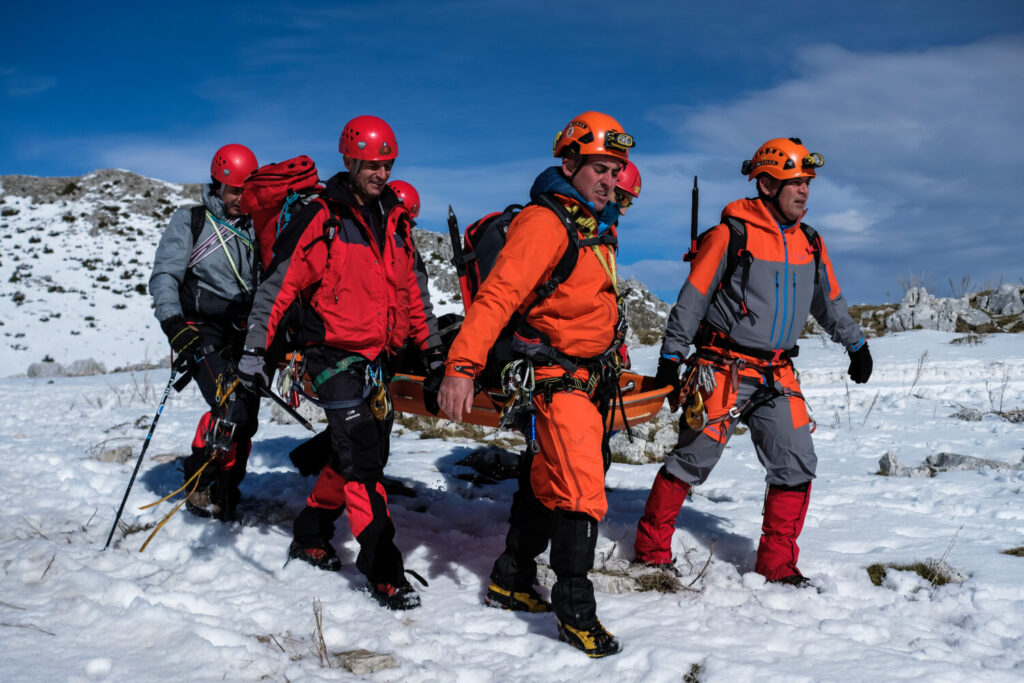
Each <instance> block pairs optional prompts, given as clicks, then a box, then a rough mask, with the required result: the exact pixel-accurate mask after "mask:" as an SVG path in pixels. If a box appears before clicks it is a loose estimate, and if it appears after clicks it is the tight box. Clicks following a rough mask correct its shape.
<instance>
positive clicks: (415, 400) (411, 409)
mask: <svg viewBox="0 0 1024 683" xmlns="http://www.w3.org/2000/svg"><path fill="white" fill-rule="evenodd" d="M423 381H424V378H423V377H422V376H421V375H413V374H406V373H398V374H396V375H395V376H394V377H393V378H392V379H391V384H390V385H389V387H388V391H389V393H390V394H391V401H392V402H393V404H394V407H395V410H397V411H399V412H403V413H411V414H414V415H424V416H426V417H437V416H434V415H431V414H430V413H429V412H427V410H426V408H424V406H423ZM619 387H620V388H621V390H622V404H623V409H624V411H625V413H626V419H627V420H628V421H629V424H630V425H638V424H643V423H644V422H648V421H650V420H651V419H653V418H654V416H655V415H657V414H658V411H659V410H661V405H662V403H664V401H665V398H666V397H667V396H668V394H669V392H671V391H672V387H670V386H666V387H658V386H655V383H654V378H653V377H647V376H645V375H640V374H638V373H635V372H630V371H628V370H626V371H624V372H623V373H622V375H621V376H620V377H619ZM509 398H510V397H509V395H508V394H506V393H504V392H503V391H502V390H500V389H490V388H488V389H484V390H483V391H481V392H479V393H478V394H477V395H476V396H475V397H474V398H473V410H472V412H470V413H469V414H468V415H464V416H463V420H464V421H465V422H468V423H470V424H475V425H480V426H483V427H497V426H498V421H499V420H500V419H501V414H502V409H503V408H504V406H505V404H506V403H507V402H508V400H509ZM440 416H441V417H444V414H443V413H442V414H441V415H440ZM625 427H626V425H624V424H623V422H622V413H621V412H620V411H619V410H618V407H616V410H615V422H614V424H613V426H612V429H613V430H620V429H625Z"/></svg>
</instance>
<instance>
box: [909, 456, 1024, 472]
mask: <svg viewBox="0 0 1024 683" xmlns="http://www.w3.org/2000/svg"><path fill="white" fill-rule="evenodd" d="M924 464H925V466H927V467H930V468H932V469H934V470H935V471H937V472H948V471H950V470H977V469H981V468H983V467H991V468H992V469H994V470H1003V471H1008V470H1019V469H1024V468H1022V466H1021V465H1020V464H1016V465H1014V464H1012V463H1008V462H1003V461H1002V460H990V459H988V458H976V457H974V456H973V455H960V454H959V453H937V454H935V455H929V456H928V457H927V458H925V459H924Z"/></svg>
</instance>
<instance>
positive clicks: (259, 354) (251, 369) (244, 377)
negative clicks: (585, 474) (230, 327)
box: [235, 349, 270, 394]
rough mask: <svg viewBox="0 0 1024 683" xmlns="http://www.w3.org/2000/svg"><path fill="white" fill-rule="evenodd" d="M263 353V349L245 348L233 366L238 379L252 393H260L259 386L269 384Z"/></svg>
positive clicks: (267, 385) (268, 374)
mask: <svg viewBox="0 0 1024 683" xmlns="http://www.w3.org/2000/svg"><path fill="white" fill-rule="evenodd" d="M263 353H264V352H263V349H253V350H251V351H250V350H245V351H243V352H242V357H241V358H239V359H238V365H237V366H235V375H236V376H237V377H238V381H239V382H240V383H241V385H242V386H243V387H245V388H246V389H248V390H249V391H251V392H253V393H254V394H259V393H260V387H269V386H270V373H268V372H267V366H266V361H265V360H264V358H263Z"/></svg>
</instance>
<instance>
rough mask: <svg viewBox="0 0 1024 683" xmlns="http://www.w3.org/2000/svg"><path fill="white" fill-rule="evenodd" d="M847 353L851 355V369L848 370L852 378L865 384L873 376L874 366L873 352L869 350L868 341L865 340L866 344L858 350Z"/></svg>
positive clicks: (858, 382)
mask: <svg viewBox="0 0 1024 683" xmlns="http://www.w3.org/2000/svg"><path fill="white" fill-rule="evenodd" d="M846 353H848V354H849V355H850V369H849V370H847V372H849V373H850V379H852V380H853V381H854V382H856V383H857V384H864V383H865V382H867V381H868V378H869V377H871V368H873V367H874V362H873V361H872V360H871V352H870V351H868V343H867V342H864V346H862V347H860V348H859V349H857V350H856V351H847V352H846Z"/></svg>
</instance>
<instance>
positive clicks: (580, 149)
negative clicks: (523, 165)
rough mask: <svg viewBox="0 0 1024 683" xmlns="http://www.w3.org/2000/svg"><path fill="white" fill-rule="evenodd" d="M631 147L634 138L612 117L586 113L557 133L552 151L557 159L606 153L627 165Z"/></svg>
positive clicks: (591, 112) (594, 112) (598, 113)
mask: <svg viewBox="0 0 1024 683" xmlns="http://www.w3.org/2000/svg"><path fill="white" fill-rule="evenodd" d="M633 144H634V143H633V136H632V135H630V134H628V133H624V132H622V125H621V124H620V123H619V122H618V121H616V120H615V119H613V118H612V117H611V116H608V115H607V114H602V113H601V112H599V111H586V112H583V113H582V114H580V115H579V116H577V117H576V118H574V119H573V120H572V121H570V122H569V123H568V124H567V125H566V126H565V128H563V129H562V130H560V131H559V132H558V135H556V136H555V144H554V146H553V147H552V149H551V152H552V154H553V155H554V156H556V157H562V156H565V155H566V154H568V153H575V154H581V155H587V154H608V155H611V156H613V157H616V158H618V159H621V160H622V161H623V162H626V161H629V148H630V147H632V146H633Z"/></svg>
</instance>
